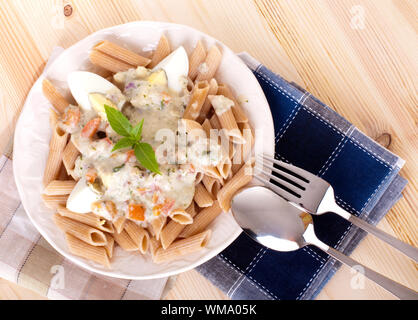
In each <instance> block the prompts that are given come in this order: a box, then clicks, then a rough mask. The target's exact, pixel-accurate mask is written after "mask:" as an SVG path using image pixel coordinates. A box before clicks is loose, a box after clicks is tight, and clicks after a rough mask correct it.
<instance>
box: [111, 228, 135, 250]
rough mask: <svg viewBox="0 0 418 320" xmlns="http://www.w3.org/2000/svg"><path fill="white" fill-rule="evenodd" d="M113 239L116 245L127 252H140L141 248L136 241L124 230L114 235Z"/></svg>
mask: <svg viewBox="0 0 418 320" xmlns="http://www.w3.org/2000/svg"><path fill="white" fill-rule="evenodd" d="M112 236H113V239H115V241H116V243H117V244H118V245H119V246H120V247H121V248H122V249H123V250H125V251H137V250H139V246H138V245H137V244H136V243H135V241H134V240H133V239H132V238H131V237H130V236H129V234H128V232H126V230H125V229H123V230H122V231H121V232H120V233H117V232H115V233H113V234H112Z"/></svg>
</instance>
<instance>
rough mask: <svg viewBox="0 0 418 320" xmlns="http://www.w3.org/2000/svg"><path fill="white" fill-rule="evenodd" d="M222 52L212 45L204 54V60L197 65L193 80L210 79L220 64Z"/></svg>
mask: <svg viewBox="0 0 418 320" xmlns="http://www.w3.org/2000/svg"><path fill="white" fill-rule="evenodd" d="M221 60H222V53H221V51H220V50H219V48H218V47H217V46H216V45H214V46H212V47H211V48H210V49H209V51H208V54H207V56H206V59H205V62H204V63H203V65H202V66H200V67H198V72H197V77H196V79H195V81H201V80H208V81H209V80H210V79H212V78H213V77H214V75H215V73H216V71H217V70H218V67H219V65H220V64H221Z"/></svg>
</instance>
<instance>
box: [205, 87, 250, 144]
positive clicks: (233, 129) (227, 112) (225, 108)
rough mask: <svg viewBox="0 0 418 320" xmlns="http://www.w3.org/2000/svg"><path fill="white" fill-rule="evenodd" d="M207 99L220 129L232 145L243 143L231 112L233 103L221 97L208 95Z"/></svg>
mask: <svg viewBox="0 0 418 320" xmlns="http://www.w3.org/2000/svg"><path fill="white" fill-rule="evenodd" d="M208 99H209V100H210V102H211V103H212V106H213V108H214V109H215V113H216V116H217V117H218V119H219V122H220V123H221V126H222V128H223V129H225V130H226V134H227V135H228V137H229V138H230V139H231V140H232V141H233V142H234V143H239V144H242V143H244V142H245V141H244V138H243V137H242V134H241V131H240V130H239V128H238V124H237V122H236V121H235V117H234V114H233V113H232V110H231V107H232V106H233V105H234V102H233V101H232V100H230V99H228V98H226V97H224V96H222V95H210V96H208Z"/></svg>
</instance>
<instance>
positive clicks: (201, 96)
mask: <svg viewBox="0 0 418 320" xmlns="http://www.w3.org/2000/svg"><path fill="white" fill-rule="evenodd" d="M208 92H209V83H208V82H207V81H206V80H205V81H198V82H196V83H195V86H194V88H193V91H192V95H191V97H190V101H189V104H188V105H187V107H186V110H184V114H183V118H184V119H190V120H195V119H197V117H198V116H199V113H200V109H201V108H202V106H203V103H204V102H205V100H206V97H207V95H208Z"/></svg>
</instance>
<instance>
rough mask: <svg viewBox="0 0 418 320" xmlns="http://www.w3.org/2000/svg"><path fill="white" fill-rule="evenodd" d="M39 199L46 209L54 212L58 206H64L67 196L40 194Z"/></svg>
mask: <svg viewBox="0 0 418 320" xmlns="http://www.w3.org/2000/svg"><path fill="white" fill-rule="evenodd" d="M41 197H42V200H43V201H44V203H45V205H46V206H47V207H48V208H50V209H54V210H56V209H57V208H58V207H59V206H60V205H65V204H66V203H67V199H68V194H64V195H59V196H48V195H46V194H42V195H41Z"/></svg>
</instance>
